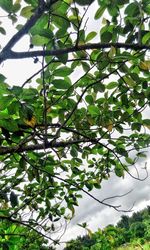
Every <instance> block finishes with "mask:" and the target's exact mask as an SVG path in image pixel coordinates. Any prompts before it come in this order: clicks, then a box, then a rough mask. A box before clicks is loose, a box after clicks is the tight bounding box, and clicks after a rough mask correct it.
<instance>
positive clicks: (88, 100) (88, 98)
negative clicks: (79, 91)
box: [85, 95, 94, 104]
mask: <svg viewBox="0 0 150 250" xmlns="http://www.w3.org/2000/svg"><path fill="white" fill-rule="evenodd" d="M85 100H86V102H87V103H88V104H93V102H94V99H93V96H92V95H87V96H86V97H85Z"/></svg>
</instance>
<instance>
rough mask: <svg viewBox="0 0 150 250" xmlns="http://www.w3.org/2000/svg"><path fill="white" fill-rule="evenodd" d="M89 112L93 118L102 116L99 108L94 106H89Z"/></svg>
mask: <svg viewBox="0 0 150 250" xmlns="http://www.w3.org/2000/svg"><path fill="white" fill-rule="evenodd" d="M88 111H89V113H90V114H91V115H93V116H97V115H100V110H99V108H98V107H96V106H94V105H90V106H88Z"/></svg>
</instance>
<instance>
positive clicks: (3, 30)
mask: <svg viewBox="0 0 150 250" xmlns="http://www.w3.org/2000/svg"><path fill="white" fill-rule="evenodd" d="M0 33H1V34H3V35H6V30H5V29H4V28H3V27H0Z"/></svg>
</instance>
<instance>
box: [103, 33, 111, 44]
mask: <svg viewBox="0 0 150 250" xmlns="http://www.w3.org/2000/svg"><path fill="white" fill-rule="evenodd" d="M111 39H112V33H111V32H109V31H105V32H103V33H102V34H101V42H102V43H108V42H110V41H111Z"/></svg>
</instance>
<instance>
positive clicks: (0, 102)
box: [0, 95, 13, 111]
mask: <svg viewBox="0 0 150 250" xmlns="http://www.w3.org/2000/svg"><path fill="white" fill-rule="evenodd" d="M12 99H13V96H11V95H8V96H1V97H0V111H1V110H4V109H5V108H7V106H8V105H9V103H10V102H11V101H12Z"/></svg>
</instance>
